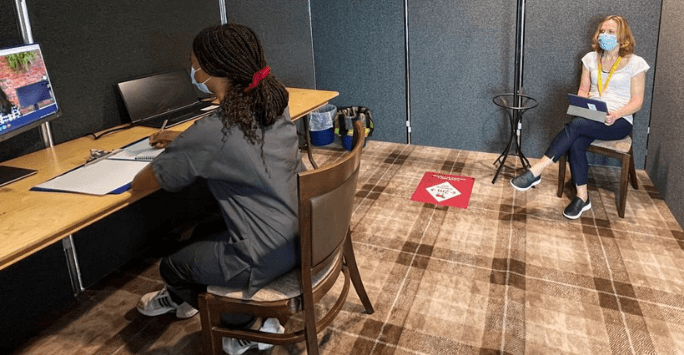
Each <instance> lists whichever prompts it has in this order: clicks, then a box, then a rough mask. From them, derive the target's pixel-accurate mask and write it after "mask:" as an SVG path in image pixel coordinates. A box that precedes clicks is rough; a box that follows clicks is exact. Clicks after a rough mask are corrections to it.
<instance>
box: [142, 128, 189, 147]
mask: <svg viewBox="0 0 684 355" xmlns="http://www.w3.org/2000/svg"><path fill="white" fill-rule="evenodd" d="M179 134H181V132H180V131H166V130H165V131H160V132H156V133H153V134H152V135H151V136H150V145H151V146H153V147H155V148H159V149H161V148H166V147H167V146H168V145H169V144H171V142H173V140H174V139H176V137H178V135H179Z"/></svg>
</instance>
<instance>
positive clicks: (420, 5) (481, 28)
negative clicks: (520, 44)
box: [408, 0, 515, 152]
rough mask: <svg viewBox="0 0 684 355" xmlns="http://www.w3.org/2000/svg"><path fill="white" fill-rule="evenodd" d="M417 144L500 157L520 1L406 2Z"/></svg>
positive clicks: (504, 131)
mask: <svg viewBox="0 0 684 355" xmlns="http://www.w3.org/2000/svg"><path fill="white" fill-rule="evenodd" d="M408 4H409V7H408V8H409V11H408V12H409V48H410V65H411V119H412V123H413V132H412V141H413V143H415V144H420V145H430V146H439V147H449V148H458V149H465V150H473V151H489V152H493V151H500V150H503V148H504V146H505V144H506V143H507V141H508V127H509V123H508V118H506V116H505V113H504V112H503V111H502V110H501V109H500V108H498V107H497V106H495V105H494V104H493V103H492V97H494V96H495V95H497V94H499V93H504V92H512V87H513V74H514V68H513V60H514V55H515V47H514V41H515V1H506V2H502V1H494V0H482V1H465V0H464V1H451V0H429V1H416V0H413V1H409V2H408Z"/></svg>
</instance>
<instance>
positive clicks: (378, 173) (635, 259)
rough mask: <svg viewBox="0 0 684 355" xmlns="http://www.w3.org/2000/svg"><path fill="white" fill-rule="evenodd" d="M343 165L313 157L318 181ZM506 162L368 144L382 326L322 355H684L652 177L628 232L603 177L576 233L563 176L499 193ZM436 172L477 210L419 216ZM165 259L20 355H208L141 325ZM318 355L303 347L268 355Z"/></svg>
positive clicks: (161, 322) (669, 226) (173, 322)
mask: <svg viewBox="0 0 684 355" xmlns="http://www.w3.org/2000/svg"><path fill="white" fill-rule="evenodd" d="M341 154H344V151H342V150H341V149H329V148H316V149H314V156H315V159H316V162H317V163H318V164H319V165H320V166H323V165H325V164H327V163H330V162H332V161H334V160H335V159H336V158H338V157H340V156H341ZM497 157H498V154H489V153H476V152H468V151H458V150H453V149H441V148H432V147H423V146H415V145H404V144H395V143H386V142H376V141H369V142H368V145H367V147H366V148H365V149H364V152H363V158H362V165H361V169H362V171H361V174H360V176H359V186H358V192H357V198H356V201H355V204H356V205H355V210H354V214H353V217H352V219H353V220H352V221H353V226H352V228H353V241H354V249H355V251H356V256H357V261H358V263H359V267H360V269H361V276H362V278H363V282H364V284H365V286H366V290H367V291H368V293H369V296H370V298H371V301H372V302H373V306H374V307H375V313H374V314H372V315H367V314H365V313H362V312H363V307H362V306H361V304H360V301H359V299H358V297H357V296H356V294H355V293H354V291H353V290H352V291H350V296H349V298H348V299H347V303H346V304H345V307H344V308H343V310H342V312H341V313H340V314H339V316H338V317H337V318H336V319H335V321H334V322H333V323H332V325H331V326H330V327H329V328H327V329H326V330H324V331H322V332H321V333H319V335H318V340H319V344H320V345H321V352H322V353H323V354H328V355H345V354H353V355H366V354H374V355H379V354H392V355H419V354H420V355H422V354H448V355H452V354H483V355H484V354H511V355H517V354H554V355H560V354H581V355H586V354H667V355H671V354H684V232H683V231H682V228H681V226H679V225H678V223H677V222H676V220H675V219H674V217H673V216H672V213H671V212H670V210H669V209H668V208H667V206H666V205H665V203H664V201H663V200H662V199H661V198H660V197H659V196H658V194H657V192H656V191H655V189H654V187H653V184H652V183H651V182H650V180H649V179H648V177H647V176H646V174H645V172H644V171H638V172H637V174H638V178H639V189H638V190H632V189H631V188H630V191H629V193H628V197H627V209H626V212H625V218H624V219H623V218H619V217H618V216H617V209H616V204H615V193H616V191H618V189H619V186H618V181H619V169H617V168H610V167H593V166H592V167H591V168H590V180H589V194H590V198H591V201H592V206H593V208H592V209H591V210H589V211H587V212H585V213H584V215H583V216H582V218H580V219H578V220H575V221H571V220H567V219H565V218H564V217H563V216H562V214H561V213H562V210H563V208H564V207H565V206H566V205H567V204H568V203H569V198H568V197H567V195H563V197H562V198H558V197H556V186H557V184H556V180H557V170H558V168H557V166H551V167H549V169H547V170H546V171H545V172H544V175H543V182H542V183H541V184H540V185H538V186H537V187H536V188H534V189H531V190H529V191H527V192H524V193H520V192H517V191H516V190H514V189H513V188H512V187H511V186H510V184H509V182H508V180H509V179H510V178H511V177H512V175H513V173H514V170H513V169H512V166H513V164H515V163H519V162H518V161H517V158H514V157H512V156H511V157H509V164H510V165H511V168H509V169H505V170H504V173H503V174H502V176H501V177H500V178H499V180H498V181H497V183H496V184H492V183H491V180H492V178H493V176H494V172H495V166H494V165H493V164H492V163H493V162H494V161H495V160H496V158H497ZM305 161H306V158H305ZM307 163H308V162H307ZM427 171H430V172H437V173H443V174H451V175H461V176H469V177H473V178H475V184H474V186H473V191H472V196H471V199H470V203H469V205H468V208H467V209H460V208H450V207H440V206H435V205H431V204H424V203H420V202H415V201H411V200H410V197H411V195H412V194H413V192H414V190H415V188H416V186H418V183H419V182H420V179H421V178H422V176H423V174H424V173H425V172H427ZM566 190H568V191H570V189H567V188H566ZM158 260H159V259H152V260H147V259H146V260H142V261H138V262H137V263H136V262H132V263H131V264H129V265H128V266H127V267H126V268H124V269H122V270H121V271H120V272H118V273H115V274H113V275H111V276H110V277H108V278H107V279H105V280H103V281H102V282H100V283H98V285H96V286H94V287H89V288H88V289H86V290H85V291H84V292H83V293H81V294H80V295H79V297H78V302H77V303H76V305H75V306H73V308H71V309H67V310H66V311H65V314H64V315H63V316H61V318H59V319H58V320H57V321H55V322H54V323H53V325H52V326H51V327H50V328H49V329H47V330H46V331H45V332H43V334H41V335H40V336H39V337H37V338H35V339H32V340H31V341H29V342H27V344H26V346H25V347H23V349H20V350H18V351H17V352H16V354H22V355H25V354H41V355H44V354H107V355H111V354H116V355H123V354H174V355H176V354H180V355H194V354H198V353H200V349H201V347H202V340H201V336H200V320H199V317H194V318H191V319H186V320H178V319H175V317H173V316H172V315H164V316H159V317H145V316H142V315H140V314H139V313H138V312H137V311H136V310H135V305H136V303H137V301H138V299H139V298H140V296H142V295H143V294H145V293H147V292H151V291H156V290H159V289H160V288H161V279H160V276H159V273H158ZM338 287H339V285H338ZM325 301H328V299H325ZM331 302H332V301H331V300H330V302H328V303H331ZM324 303H325V302H324ZM300 321H301V320H298V319H292V320H290V322H288V323H287V324H286V327H295V326H297V323H298V322H300ZM305 353H306V351H305V350H304V344H303V343H298V344H294V345H290V346H285V347H280V346H276V347H275V348H273V349H272V351H270V354H271V355H284V354H288V355H292V354H305ZM245 354H251V355H254V354H263V353H260V352H257V351H248V352H247V353H245ZM266 354H269V352H268V351H267V352H266Z"/></svg>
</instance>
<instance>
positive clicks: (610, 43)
mask: <svg viewBox="0 0 684 355" xmlns="http://www.w3.org/2000/svg"><path fill="white" fill-rule="evenodd" d="M598 44H599V46H600V47H601V49H603V50H604V51H610V50H611V49H613V48H615V45H617V36H616V35H613V34H609V33H601V34H600V35H599V36H598Z"/></svg>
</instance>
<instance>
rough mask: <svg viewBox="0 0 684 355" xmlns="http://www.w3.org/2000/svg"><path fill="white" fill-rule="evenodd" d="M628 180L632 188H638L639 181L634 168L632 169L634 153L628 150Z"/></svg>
mask: <svg viewBox="0 0 684 355" xmlns="http://www.w3.org/2000/svg"><path fill="white" fill-rule="evenodd" d="M629 180H630V182H631V183H632V188H634V190H638V189H639V183H638V182H637V176H636V170H635V169H634V153H633V152H632V151H630V152H629Z"/></svg>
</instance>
